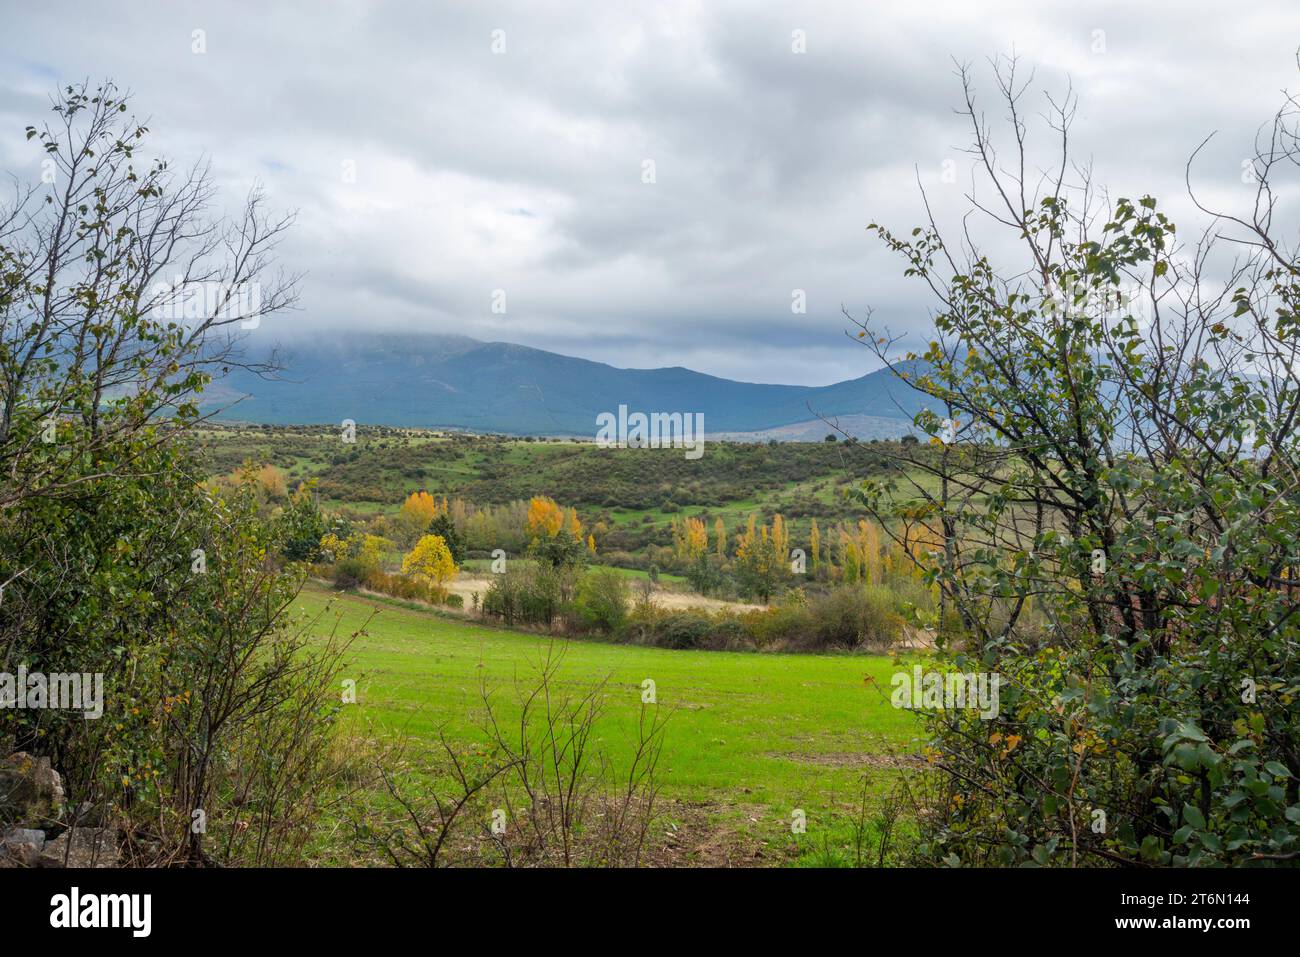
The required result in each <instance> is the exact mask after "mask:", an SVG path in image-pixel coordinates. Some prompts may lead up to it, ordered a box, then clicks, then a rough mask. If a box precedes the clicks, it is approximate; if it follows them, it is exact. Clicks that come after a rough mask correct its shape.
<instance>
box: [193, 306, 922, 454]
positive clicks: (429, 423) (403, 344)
mask: <svg viewBox="0 0 1300 957" xmlns="http://www.w3.org/2000/svg"><path fill="white" fill-rule="evenodd" d="M276 355H277V358H278V361H279V363H280V365H281V366H283V370H282V371H281V372H280V373H278V375H277V376H275V377H274V378H263V377H260V376H258V375H255V374H253V373H251V372H249V371H247V370H245V369H242V368H236V369H233V370H231V371H230V372H229V374H227V375H226V376H225V377H224V378H221V379H218V380H217V381H216V382H214V383H213V385H212V386H210V387H209V389H208V391H207V393H206V399H205V406H206V407H207V408H208V409H209V410H211V409H215V408H221V411H220V413H219V414H218V415H217V416H216V418H218V419H224V420H227V421H240V422H256V423H269V424H299V425H314V424H326V423H338V422H341V421H342V420H344V419H353V420H354V421H356V422H358V423H367V424H373V425H389V426H405V427H422V428H453V429H463V430H466V431H472V432H501V433H507V434H512V435H549V436H562V435H572V436H587V435H593V434H594V433H595V430H596V416H597V415H598V414H600V413H601V412H614V413H617V410H618V407H619V406H620V405H626V406H627V407H628V409H629V410H630V411H641V412H683V413H684V412H690V413H703V414H704V423H705V428H706V430H707V432H708V434H709V436H710V437H711V438H738V439H743V438H754V439H765V438H776V439H778V440H787V441H799V440H819V439H821V438H823V437H825V435H826V434H827V433H828V432H829V431H832V429H831V428H830V427H829V426H828V425H827V423H826V422H824V421H822V418H823V417H824V418H826V419H828V420H830V421H831V422H833V423H836V424H837V425H838V427H839V428H840V429H842V430H843V431H845V432H847V433H848V434H851V435H857V436H859V437H860V438H892V437H897V436H901V435H904V434H907V433H908V432H910V431H914V430H913V429H912V426H911V421H910V419H911V417H912V416H913V415H914V414H915V413H916V412H917V411H919V410H920V409H921V408H922V407H923V406H924V402H923V397H922V396H921V394H920V393H918V392H916V391H914V390H913V389H911V388H910V387H909V386H907V385H906V384H905V383H903V382H901V381H900V380H899V379H898V378H897V377H896V376H894V375H893V374H892V373H890V372H889V371H888V370H880V371H877V372H871V373H868V374H867V375H864V376H861V377H860V378H857V379H850V380H847V381H845V382H837V383H835V384H833V385H827V386H798V385H769V384H761V383H753V382H737V381H734V380H731V379H723V378H719V377H717V376H711V375H705V374H704V373H700V372H693V371H692V370H690V369H684V368H681V367H680V366H675V367H672V368H663V369H619V368H616V367H614V366H611V365H607V364H605V363H603V362H593V361H590V360H588V359H579V358H575V357H573V356H565V355H560V354H558V353H554V352H547V351H545V350H543V349H534V348H530V347H528V346H521V345H516V344H513V343H508V342H481V341H479V340H477V339H470V338H468V337H465V336H442V335H419V334H396V333H393V334H374V333H365V334H361V333H339V332H334V331H331V332H330V333H328V334H326V335H322V336H321V337H319V338H316V339H312V340H302V339H299V340H296V341H291V342H290V343H289V344H288V345H283V344H281V345H279V346H277V348H276ZM267 356H268V353H267V352H265V351H262V352H259V351H257V350H256V349H247V348H246V350H245V353H244V359H245V360H246V361H253V362H257V361H264V360H265V359H266V358H267Z"/></svg>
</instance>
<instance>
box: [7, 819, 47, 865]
mask: <svg viewBox="0 0 1300 957" xmlns="http://www.w3.org/2000/svg"><path fill="white" fill-rule="evenodd" d="M44 847H45V832H44V831H38V830H36V829H35V828H29V827H11V828H8V829H6V830H5V832H4V833H3V834H0V853H3V855H4V856H6V857H8V858H9V859H10V860H11V861H13V862H15V863H16V864H18V865H20V866H22V867H35V866H36V862H37V861H38V860H40V857H41V851H42V849H44Z"/></svg>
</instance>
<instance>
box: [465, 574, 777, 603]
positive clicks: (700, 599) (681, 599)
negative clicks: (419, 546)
mask: <svg viewBox="0 0 1300 957" xmlns="http://www.w3.org/2000/svg"><path fill="white" fill-rule="evenodd" d="M489 584H491V579H490V578H486V577H483V576H474V575H461V576H459V577H457V578H456V580H455V581H452V582H449V583H448V585H447V588H448V590H450V591H452V592H454V593H455V594H457V595H460V596H461V598H463V599H464V600H465V607H466V608H470V607H471V603H470V596H471V595H472V594H473V593H474V592H478V598H479V601H480V602H481V601H482V600H483V596H484V595H486V594H487V590H488V585H489ZM632 593H633V597H634V598H635V596H636V595H637V589H636V586H635V584H634V585H633V588H632ZM650 600H651V601H652V602H654V604H656V605H658V606H659V607H660V608H671V609H674V610H681V609H685V608H707V609H708V610H709V611H715V610H716V609H719V608H730V609H731V610H733V611H755V610H758V609H761V608H762V607H763V606H762V605H750V604H746V603H745V602H740V601H723V600H721V599H719V598H705V597H704V596H703V595H689V594H685V593H683V592H675V591H668V590H667V589H664V588H659V587H656V588H655V590H654V591H653V592H652V593H651V595H650Z"/></svg>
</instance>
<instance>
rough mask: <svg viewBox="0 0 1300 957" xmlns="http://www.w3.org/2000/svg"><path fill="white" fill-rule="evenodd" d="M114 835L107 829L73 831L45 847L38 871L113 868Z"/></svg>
mask: <svg viewBox="0 0 1300 957" xmlns="http://www.w3.org/2000/svg"><path fill="white" fill-rule="evenodd" d="M121 857H122V855H121V852H120V851H119V850H118V846H117V835H116V833H115V832H114V830H113V829H112V828H107V827H74V828H70V829H68V830H66V831H64V832H63V833H62V834H60V835H59V836H58V837H56V838H55V839H54V840H52V841H47V842H46V843H45V848H44V850H43V851H42V852H41V856H40V860H39V861H38V862H37V864H38V866H40V867H117V866H118V865H119V864H120V863H121Z"/></svg>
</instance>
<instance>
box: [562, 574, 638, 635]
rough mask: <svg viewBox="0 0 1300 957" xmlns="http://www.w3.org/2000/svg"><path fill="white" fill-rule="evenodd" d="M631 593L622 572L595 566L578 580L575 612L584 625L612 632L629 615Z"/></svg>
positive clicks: (574, 604)
mask: <svg viewBox="0 0 1300 957" xmlns="http://www.w3.org/2000/svg"><path fill="white" fill-rule="evenodd" d="M630 596H631V589H630V588H629V587H628V583H627V577H626V576H625V575H624V574H623V573H622V572H621V571H619V570H618V569H617V568H594V569H592V570H590V571H588V572H587V573H586V574H585V575H583V576H582V579H581V580H580V581H579V582H578V588H577V591H576V592H575V594H574V598H573V611H574V614H575V616H576V617H577V619H578V621H579V623H581V624H582V626H583V627H585V628H588V629H591V630H593V631H600V632H603V633H605V634H609V633H611V632H614V631H617V630H618V629H619V627H621V626H622V624H623V621H624V619H626V618H627V609H628V602H629V600H630Z"/></svg>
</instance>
